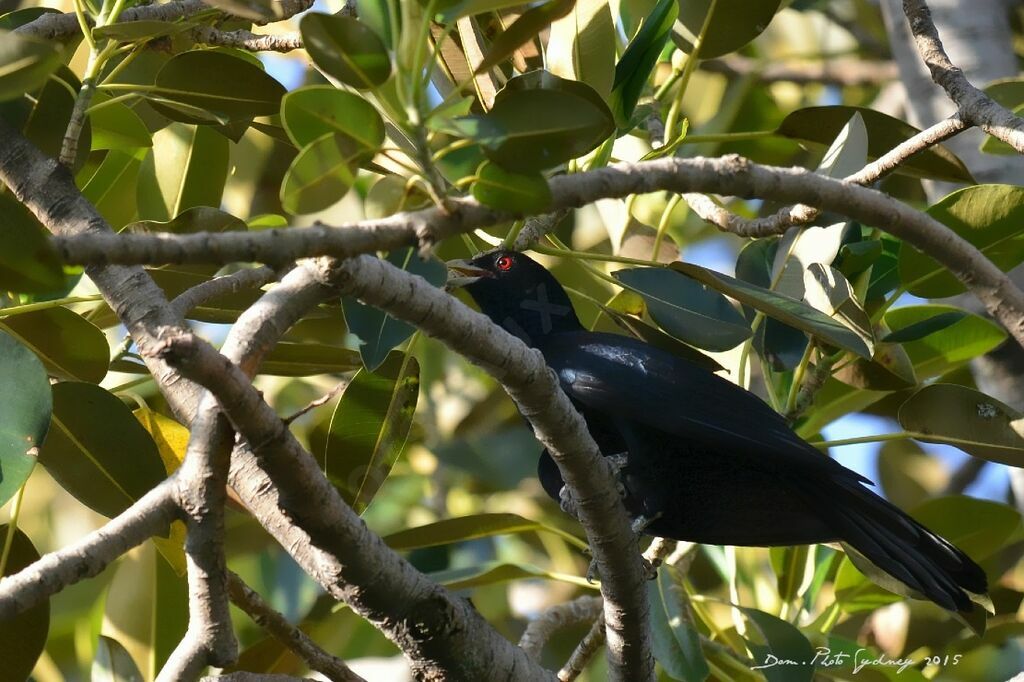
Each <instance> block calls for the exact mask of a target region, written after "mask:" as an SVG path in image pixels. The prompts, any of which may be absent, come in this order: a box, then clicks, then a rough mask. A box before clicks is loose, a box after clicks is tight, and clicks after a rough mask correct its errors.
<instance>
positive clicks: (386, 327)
mask: <svg viewBox="0 0 1024 682" xmlns="http://www.w3.org/2000/svg"><path fill="white" fill-rule="evenodd" d="M387 260H388V262H389V263H391V264H392V265H394V266H396V267H399V268H402V269H403V270H406V271H407V272H410V273H412V274H414V275H419V276H420V277H423V278H424V279H425V280H427V281H428V282H430V283H431V284H433V285H434V286H436V287H440V286H443V285H444V283H445V282H446V281H447V279H448V269H447V268H446V267H445V265H444V263H442V262H441V261H439V260H437V259H436V258H427V259H421V258H420V257H419V256H418V255H417V254H416V250H415V249H397V250H395V251H392V252H391V253H390V254H388V257H387ZM341 304H342V309H343V310H344V311H345V321H346V322H347V323H348V329H349V331H350V332H352V333H353V334H355V335H356V336H358V337H359V339H360V345H359V355H360V356H361V357H362V359H363V365H364V366H365V367H366V368H367V369H369V370H370V371H371V372H372V371H374V370H376V369H377V367H379V366H380V364H381V363H382V362H384V359H385V358H386V357H387V355H388V352H389V351H390V350H391V349H392V348H394V347H395V346H397V345H398V344H400V343H402V342H403V341H405V340H406V339H408V338H409V337H410V336H412V333H413V331H414V330H413V328H412V327H411V326H410V325H408V324H406V323H405V322H401V321H399V320H396V319H394V318H393V317H391V316H390V315H388V314H386V313H384V312H382V311H381V310H378V309H377V308H374V307H372V306H367V305H364V304H362V303H360V302H358V301H356V300H353V299H351V298H348V297H346V298H343V299H342V301H341Z"/></svg>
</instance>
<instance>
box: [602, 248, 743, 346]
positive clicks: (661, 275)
mask: <svg viewBox="0 0 1024 682" xmlns="http://www.w3.org/2000/svg"><path fill="white" fill-rule="evenodd" d="M612 274H613V275H614V276H615V278H616V279H618V280H619V281H621V282H623V283H624V284H625V285H626V286H628V287H630V289H633V290H635V291H636V292H637V293H639V294H640V295H641V296H643V297H644V300H645V301H646V302H647V310H648V312H649V313H650V315H651V317H652V318H653V319H654V321H655V322H657V323H658V326H659V327H661V328H662V329H664V330H665V331H666V332H668V333H669V334H671V335H672V336H674V337H676V338H678V339H680V340H682V341H685V342H686V343H688V344H690V345H692V346H696V347H697V348H704V349H706V350H712V351H723V350H728V349H730V348H734V347H735V346H737V345H739V344H740V343H742V342H743V341H745V340H746V339H747V338H749V337H750V325H749V324H748V323H747V321H746V320H744V319H743V316H742V315H740V313H739V312H738V311H737V310H736V309H735V308H733V307H732V305H731V304H730V303H729V301H728V300H727V299H726V298H725V297H724V296H722V295H721V294H720V293H718V292H717V291H714V290H713V289H709V288H708V287H707V286H704V285H703V284H700V283H698V282H694V281H693V280H692V279H689V278H687V277H683V276H681V275H679V274H678V273H675V272H672V271H671V270H668V269H665V268H634V269H630V270H618V271H616V272H614V273H612Z"/></svg>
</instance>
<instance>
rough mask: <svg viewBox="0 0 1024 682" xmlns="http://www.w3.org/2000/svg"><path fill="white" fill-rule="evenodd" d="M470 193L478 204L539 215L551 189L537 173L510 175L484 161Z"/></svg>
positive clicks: (547, 201) (548, 198)
mask: <svg viewBox="0 0 1024 682" xmlns="http://www.w3.org/2000/svg"><path fill="white" fill-rule="evenodd" d="M476 176H477V180H476V182H474V183H473V186H472V188H471V191H472V193H473V197H474V198H475V199H476V200H477V201H479V202H480V203H481V204H484V205H486V206H490V207H491V208H497V209H499V210H502V211H512V212H513V213H541V212H543V211H544V209H546V208H547V207H548V206H549V205H550V204H551V188H550V187H548V181H547V180H546V179H544V176H543V175H541V174H540V172H539V171H534V172H532V173H510V172H509V171H507V170H504V169H503V168H502V167H501V166H499V165H497V164H494V163H491V162H490V161H484V162H483V164H481V166H480V168H478V169H477V172H476Z"/></svg>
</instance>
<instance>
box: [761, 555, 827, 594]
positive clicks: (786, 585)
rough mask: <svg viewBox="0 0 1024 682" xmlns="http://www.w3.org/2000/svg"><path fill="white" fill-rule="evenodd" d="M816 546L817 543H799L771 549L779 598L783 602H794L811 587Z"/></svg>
mask: <svg viewBox="0 0 1024 682" xmlns="http://www.w3.org/2000/svg"><path fill="white" fill-rule="evenodd" d="M816 548H817V546H816V545H798V546H796V547H772V548H771V549H770V550H769V557H770V559H771V563H772V570H773V571H774V572H775V583H776V587H777V589H778V592H779V599H781V600H782V601H783V602H794V601H795V600H797V599H799V598H800V597H802V596H803V595H804V592H806V591H807V588H809V587H810V585H811V580H812V579H813V578H814V566H815V563H814V552H815V549H816Z"/></svg>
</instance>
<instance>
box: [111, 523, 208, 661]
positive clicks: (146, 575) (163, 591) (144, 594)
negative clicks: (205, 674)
mask: <svg viewBox="0 0 1024 682" xmlns="http://www.w3.org/2000/svg"><path fill="white" fill-rule="evenodd" d="M187 627H188V585H187V583H186V582H185V579H184V578H183V577H181V576H178V575H177V574H175V572H174V570H173V569H172V568H171V566H170V564H168V563H167V562H166V561H161V560H160V559H159V557H158V556H157V553H156V551H154V549H153V545H152V544H151V543H146V544H144V545H142V546H140V547H138V548H136V549H134V550H132V551H131V552H129V553H128V554H127V555H126V556H125V557H123V558H122V559H121V561H120V563H119V564H118V566H117V571H116V572H115V573H114V578H113V580H111V582H110V588H109V590H108V591H107V598H106V603H105V604H104V607H103V623H102V626H101V628H100V633H101V634H102V635H103V636H106V637H109V638H111V639H114V640H116V641H118V642H120V643H121V644H122V645H123V646H124V648H125V649H126V650H127V651H128V654H129V655H130V656H131V658H132V661H133V662H134V663H135V666H136V667H137V668H138V669H139V670H140V671H141V672H142V674H143V679H146V680H152V679H155V678H156V676H157V674H158V673H159V672H160V669H161V668H163V666H164V663H166V662H167V659H168V658H169V657H170V655H171V652H172V651H174V648H175V647H176V646H177V644H178V642H180V641H181V638H182V637H183V636H184V635H185V630H186V628H187Z"/></svg>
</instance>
